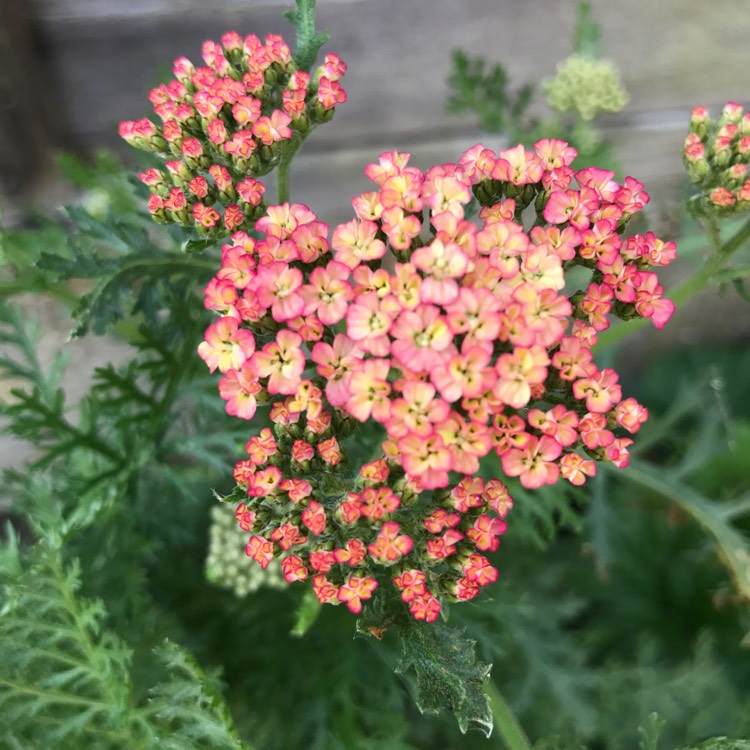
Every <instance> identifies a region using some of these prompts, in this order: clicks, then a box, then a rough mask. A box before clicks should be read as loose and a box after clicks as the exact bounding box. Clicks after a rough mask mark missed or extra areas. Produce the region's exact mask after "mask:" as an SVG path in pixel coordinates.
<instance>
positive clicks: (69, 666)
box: [0, 530, 250, 750]
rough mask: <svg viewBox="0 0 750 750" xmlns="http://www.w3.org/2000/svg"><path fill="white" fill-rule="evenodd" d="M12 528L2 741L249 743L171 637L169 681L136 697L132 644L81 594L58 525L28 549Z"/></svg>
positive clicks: (7, 551) (1, 672) (60, 744)
mask: <svg viewBox="0 0 750 750" xmlns="http://www.w3.org/2000/svg"><path fill="white" fill-rule="evenodd" d="M9 534H10V535H9V539H8V542H7V546H6V547H5V548H4V549H3V558H2V568H0V582H2V585H3V589H2V598H1V599H0V602H1V603H2V611H1V612H0V713H1V714H2V716H3V719H4V721H3V730H2V735H1V737H2V740H3V741H4V743H7V744H5V745H4V746H6V747H28V746H32V747H36V746H39V747H56V748H77V747H84V746H85V747H92V748H98V749H101V750H105V749H110V748H111V749H112V750H119V749H121V748H124V747H127V748H128V749H129V750H139V749H140V748H142V749H143V750H152V749H154V748H179V750H184V749H185V748H193V747H195V748H198V747H200V748H217V750H218V749H221V750H233V749H234V750H250V746H249V745H247V744H245V743H243V742H242V741H241V740H240V738H239V736H238V734H237V731H236V730H235V728H234V726H233V722H232V718H231V716H230V714H229V712H228V710H227V708H226V705H225V703H224V701H223V699H222V698H221V695H220V693H219V692H218V688H217V685H216V682H215V678H214V677H209V676H207V675H206V674H204V673H203V671H202V670H201V668H200V667H199V666H198V665H197V663H196V662H195V661H194V660H193V658H192V657H191V656H189V655H188V654H187V653H186V652H185V651H184V650H182V649H181V648H179V647H178V646H176V645H175V644H173V643H169V642H166V643H164V644H163V645H162V646H161V647H159V648H158V649H156V657H157V659H158V660H159V661H160V662H161V665H160V672H161V673H162V680H163V681H162V682H160V683H159V684H158V685H157V686H156V687H154V688H153V689H152V690H151V691H150V692H149V695H148V696H144V699H143V700H140V701H138V700H137V697H136V694H135V691H134V687H133V684H132V678H131V669H132V653H131V651H130V649H128V647H127V646H126V645H125V643H124V642H123V641H122V640H121V639H120V638H119V637H118V636H116V635H115V634H114V633H113V632H112V631H110V630H108V629H107V628H106V627H105V620H106V610H105V607H104V605H103V603H102V602H101V601H100V600H96V601H90V600H87V599H85V598H82V597H81V596H80V594H79V590H80V588H81V580H80V574H81V570H80V566H79V565H78V563H77V562H73V563H72V564H71V565H70V566H68V567H67V568H66V567H65V566H64V565H63V562H62V559H61V549H60V547H59V546H58V545H59V542H60V541H61V540H60V537H59V536H57V535H56V534H55V532H54V531H53V530H50V531H49V532H48V533H47V535H46V537H45V538H44V539H43V540H42V541H40V542H39V543H38V544H37V545H36V546H35V547H34V549H33V550H32V552H31V553H30V554H29V555H26V556H24V555H22V554H21V553H20V550H19V546H18V542H17V540H16V539H15V537H14V536H13V534H12V532H9ZM28 743H33V744H31V745H29V744H28Z"/></svg>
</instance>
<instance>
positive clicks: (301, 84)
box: [120, 31, 346, 237]
mask: <svg viewBox="0 0 750 750" xmlns="http://www.w3.org/2000/svg"><path fill="white" fill-rule="evenodd" d="M202 53H203V60H204V61H205V63H206V65H205V66H203V67H198V68H196V67H195V66H194V65H193V64H192V63H191V62H190V61H189V60H188V59H187V58H185V57H180V58H178V59H177V60H175V62H174V66H173V72H174V76H175V78H174V80H172V81H171V82H170V83H169V84H166V85H165V84H161V85H160V86H158V87H157V88H155V89H152V90H151V92H150V93H149V99H150V100H151V103H152V104H153V105H154V112H155V113H156V115H157V116H158V117H159V118H160V119H161V121H162V124H161V126H159V125H156V124H154V122H152V121H151V120H149V119H148V118H143V119H141V120H136V121H134V122H133V121H126V122H121V123H120V135H121V136H122V137H123V138H124V139H125V140H126V141H127V142H128V143H130V144H131V145H132V146H134V147H136V148H139V149H142V150H145V151H151V152H154V153H156V154H158V155H160V156H162V157H163V158H164V159H166V165H165V166H166V170H165V171H163V170H159V169H153V168H152V169H147V170H145V171H144V172H142V173H141V174H140V175H139V176H140V179H141V181H142V182H144V183H145V184H146V185H148V187H149V189H150V190H151V193H152V195H151V198H150V200H149V203H148V207H149V211H150V212H151V214H152V216H153V217H154V219H155V220H156V221H158V222H160V223H171V222H177V223H179V224H183V225H186V226H190V227H195V228H196V229H197V230H198V231H199V232H200V233H201V234H202V235H205V236H208V237H222V236H226V235H227V234H230V233H232V232H234V231H237V230H239V229H248V230H249V229H252V226H253V222H254V221H255V220H256V219H257V218H259V217H260V216H262V215H263V214H264V212H265V203H264V200H263V194H264V192H265V186H264V185H263V184H262V183H261V182H259V181H258V180H256V179H254V178H255V177H258V176H260V175H264V174H267V173H268V172H270V171H271V169H273V168H274V167H275V166H276V165H277V164H278V163H279V161H280V160H281V159H282V158H283V157H284V154H285V153H287V152H288V151H289V150H290V149H293V148H296V146H297V144H296V143H295V139H297V141H298V140H299V139H302V138H305V137H306V136H307V135H308V133H309V131H310V130H311V129H312V128H314V127H315V126H316V125H318V124H320V123H322V122H326V121H328V120H330V119H331V117H332V116H333V110H334V108H335V106H336V105H337V104H340V103H341V102H344V101H346V92H345V91H344V89H343V88H342V86H341V84H340V83H339V81H340V79H341V78H342V77H343V76H344V73H345V72H346V65H345V64H344V63H343V62H342V61H341V59H340V58H339V57H338V56H337V55H333V54H329V55H326V57H325V60H324V62H323V65H322V66H321V67H320V68H318V70H317V71H316V72H315V74H314V75H313V76H312V77H311V76H310V74H309V73H306V72H304V71H301V70H297V69H296V66H295V64H294V61H293V60H292V57H291V54H290V51H289V47H288V46H287V44H286V43H285V42H284V40H283V39H282V38H281V37H280V36H278V35H274V34H269V35H268V36H267V37H266V40H265V43H263V42H261V41H260V40H259V39H258V37H256V36H254V35H252V34H251V35H249V36H246V37H244V38H243V37H242V36H240V35H239V34H238V33H237V32H234V31H232V32H227V33H226V34H224V36H222V38H221V44H218V43H216V42H212V41H206V42H204V43H203V49H202Z"/></svg>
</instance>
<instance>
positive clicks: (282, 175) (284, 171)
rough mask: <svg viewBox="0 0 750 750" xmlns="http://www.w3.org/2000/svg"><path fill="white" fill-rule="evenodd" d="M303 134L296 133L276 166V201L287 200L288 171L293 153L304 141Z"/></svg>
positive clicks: (282, 201) (283, 201)
mask: <svg viewBox="0 0 750 750" xmlns="http://www.w3.org/2000/svg"><path fill="white" fill-rule="evenodd" d="M304 141H305V138H304V136H300V135H297V136H296V137H295V139H294V141H293V142H292V143H291V145H290V146H289V148H288V149H287V151H286V152H285V153H284V156H282V157H281V161H280V162H279V168H278V178H277V179H278V186H277V191H278V199H279V200H278V202H279V204H281V203H286V202H287V201H288V200H289V171H290V169H291V166H292V159H294V156H295V154H296V153H297V151H299V149H300V146H301V145H302V144H303V143H304Z"/></svg>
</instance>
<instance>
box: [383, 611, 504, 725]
mask: <svg viewBox="0 0 750 750" xmlns="http://www.w3.org/2000/svg"><path fill="white" fill-rule="evenodd" d="M398 630H399V637H400V639H401V646H402V650H403V657H402V659H401V660H400V661H399V664H398V666H397V667H396V673H397V674H400V675H403V676H404V677H406V676H407V675H410V674H411V673H413V676H412V679H413V687H414V692H415V696H414V697H415V700H416V703H417V707H418V708H419V710H420V711H422V712H423V713H439V712H440V710H441V709H447V710H448V711H450V712H451V713H452V714H454V715H455V717H456V720H457V721H458V726H459V729H460V730H461V731H462V732H464V733H465V732H466V731H467V730H468V728H469V726H473V727H476V728H477V729H479V730H480V731H481V732H483V733H484V734H485V735H486V736H487V737H489V736H490V735H491V734H492V713H491V711H490V705H489V698H488V697H487V694H486V693H485V690H484V686H485V683H486V682H487V680H488V678H489V676H490V669H491V668H492V665H491V664H483V663H482V662H480V661H477V658H476V655H475V654H474V645H475V641H472V640H469V639H468V638H464V631H463V630H460V629H458V628H450V627H448V626H446V625H442V624H440V623H421V622H417V621H416V620H412V621H411V622H410V621H409V620H406V619H404V621H403V622H402V623H400V624H399V628H398Z"/></svg>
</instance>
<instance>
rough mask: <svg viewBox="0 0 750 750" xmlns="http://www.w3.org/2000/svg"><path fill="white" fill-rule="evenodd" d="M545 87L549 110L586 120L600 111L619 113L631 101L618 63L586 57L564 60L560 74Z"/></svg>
mask: <svg viewBox="0 0 750 750" xmlns="http://www.w3.org/2000/svg"><path fill="white" fill-rule="evenodd" d="M542 86H543V88H544V93H545V94H546V96H547V101H548V102H549V105H550V107H552V108H553V109H556V110H557V111H558V112H577V113H578V115H579V116H580V117H581V118H582V119H583V120H593V119H594V117H595V116H596V115H597V114H598V113H599V112H619V111H620V110H621V109H623V108H624V107H625V105H626V104H627V102H628V95H627V93H626V92H625V89H624V88H623V85H622V81H621V80H620V73H619V71H618V70H617V67H616V66H615V64H614V63H613V62H612V61H610V60H597V59H595V58H592V57H586V56H584V55H571V56H570V57H568V58H567V59H566V60H563V61H562V62H561V63H560V64H559V65H558V66H557V75H556V76H555V77H554V78H551V79H549V80H547V81H545V82H544V83H543V84H542Z"/></svg>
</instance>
